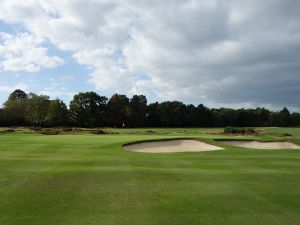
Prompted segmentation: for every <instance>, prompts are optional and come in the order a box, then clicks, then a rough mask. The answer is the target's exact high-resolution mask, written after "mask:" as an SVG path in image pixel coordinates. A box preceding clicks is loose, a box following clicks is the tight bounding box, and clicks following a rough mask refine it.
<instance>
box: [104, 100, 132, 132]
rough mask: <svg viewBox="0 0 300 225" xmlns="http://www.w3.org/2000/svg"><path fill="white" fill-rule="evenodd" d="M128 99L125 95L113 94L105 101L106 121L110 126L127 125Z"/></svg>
mask: <svg viewBox="0 0 300 225" xmlns="http://www.w3.org/2000/svg"><path fill="white" fill-rule="evenodd" d="M128 120H129V99H128V98H127V97H126V95H119V94H114V95H113V96H112V97H111V98H110V99H109V101H108V103H107V121H108V125H109V126H112V127H122V126H123V125H124V126H128Z"/></svg>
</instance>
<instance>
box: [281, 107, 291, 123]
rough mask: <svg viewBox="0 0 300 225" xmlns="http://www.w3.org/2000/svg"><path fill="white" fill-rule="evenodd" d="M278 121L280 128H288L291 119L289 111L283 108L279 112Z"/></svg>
mask: <svg viewBox="0 0 300 225" xmlns="http://www.w3.org/2000/svg"><path fill="white" fill-rule="evenodd" d="M279 120H280V126H283V127H288V126H290V125H291V122H292V118H291V114H290V112H289V110H288V109H287V108H285V107H284V108H283V109H282V110H281V111H280V112H279Z"/></svg>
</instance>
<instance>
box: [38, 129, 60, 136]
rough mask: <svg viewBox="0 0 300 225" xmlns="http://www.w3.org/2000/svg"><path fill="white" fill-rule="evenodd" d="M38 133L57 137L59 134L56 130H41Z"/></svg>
mask: <svg viewBox="0 0 300 225" xmlns="http://www.w3.org/2000/svg"><path fill="white" fill-rule="evenodd" d="M40 133H41V134H45V135H58V134H59V133H60V130H58V129H43V130H42V131H41V132H40Z"/></svg>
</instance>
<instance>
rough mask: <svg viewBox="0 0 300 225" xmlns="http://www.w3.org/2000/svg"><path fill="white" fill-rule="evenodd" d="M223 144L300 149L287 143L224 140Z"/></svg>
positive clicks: (259, 147)
mask: <svg viewBox="0 0 300 225" xmlns="http://www.w3.org/2000/svg"><path fill="white" fill-rule="evenodd" d="M221 142H222V143H223V144H229V145H233V146H237V147H241V148H251V149H300V146H299V145H296V144H294V143H291V142H287V141H254V140H252V141H251V140H228V141H226V140H222V141H221Z"/></svg>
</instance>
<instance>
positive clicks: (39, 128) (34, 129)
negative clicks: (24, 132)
mask: <svg viewBox="0 0 300 225" xmlns="http://www.w3.org/2000/svg"><path fill="white" fill-rule="evenodd" d="M30 129H31V130H33V131H40V130H42V128H41V127H30Z"/></svg>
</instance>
